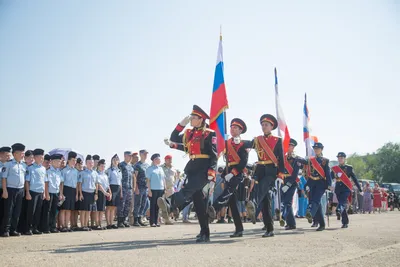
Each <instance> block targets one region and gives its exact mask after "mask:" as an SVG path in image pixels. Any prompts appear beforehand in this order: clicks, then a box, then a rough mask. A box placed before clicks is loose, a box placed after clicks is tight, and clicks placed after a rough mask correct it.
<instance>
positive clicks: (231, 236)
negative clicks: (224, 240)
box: [229, 231, 243, 238]
mask: <svg viewBox="0 0 400 267" xmlns="http://www.w3.org/2000/svg"><path fill="white" fill-rule="evenodd" d="M229 237H230V238H235V237H243V231H239V232H234V233H233V234H231V235H230V236H229Z"/></svg>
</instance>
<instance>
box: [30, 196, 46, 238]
mask: <svg viewBox="0 0 400 267" xmlns="http://www.w3.org/2000/svg"><path fill="white" fill-rule="evenodd" d="M29 193H30V194H31V197H32V199H31V200H28V207H27V216H26V222H27V227H26V228H27V229H28V230H27V231H29V230H38V227H39V226H40V216H41V213H42V204H43V193H37V192H33V191H29Z"/></svg>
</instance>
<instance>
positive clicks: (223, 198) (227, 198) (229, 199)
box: [213, 174, 243, 232]
mask: <svg viewBox="0 0 400 267" xmlns="http://www.w3.org/2000/svg"><path fill="white" fill-rule="evenodd" d="M241 182H243V174H239V175H236V176H233V177H232V178H231V180H229V183H226V185H227V186H226V187H225V189H224V191H223V192H222V194H221V195H220V196H219V197H218V198H217V200H216V201H215V202H214V204H213V206H214V209H215V210H216V211H219V210H221V208H222V207H224V206H226V205H228V206H229V208H230V209H231V212H232V217H233V222H234V223H235V229H236V232H242V231H243V223H242V220H241V219H240V213H239V210H238V207H237V202H238V201H237V196H236V192H235V191H236V188H237V186H238V185H239V184H240V183H241Z"/></svg>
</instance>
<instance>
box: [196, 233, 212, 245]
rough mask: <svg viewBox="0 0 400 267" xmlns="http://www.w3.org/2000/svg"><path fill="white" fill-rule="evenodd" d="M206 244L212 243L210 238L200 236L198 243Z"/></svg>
mask: <svg viewBox="0 0 400 267" xmlns="http://www.w3.org/2000/svg"><path fill="white" fill-rule="evenodd" d="M206 242H210V237H209V236H208V235H205V234H203V235H200V236H199V237H198V238H197V239H196V243H206Z"/></svg>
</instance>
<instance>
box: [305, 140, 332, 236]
mask: <svg viewBox="0 0 400 267" xmlns="http://www.w3.org/2000/svg"><path fill="white" fill-rule="evenodd" d="M313 148H314V152H315V157H310V158H309V159H308V163H307V165H306V166H305V167H306V177H307V183H306V185H305V188H306V191H307V192H309V198H308V209H307V213H306V218H307V220H308V222H309V223H312V222H313V221H314V223H315V224H319V227H318V228H317V231H323V230H325V219H324V214H323V212H322V206H321V198H322V197H323V195H324V194H325V190H327V189H328V188H330V187H331V186H332V179H331V172H330V170H329V159H327V158H324V157H323V156H322V150H323V149H324V145H323V144H322V143H319V142H317V143H315V144H314V145H313Z"/></svg>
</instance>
